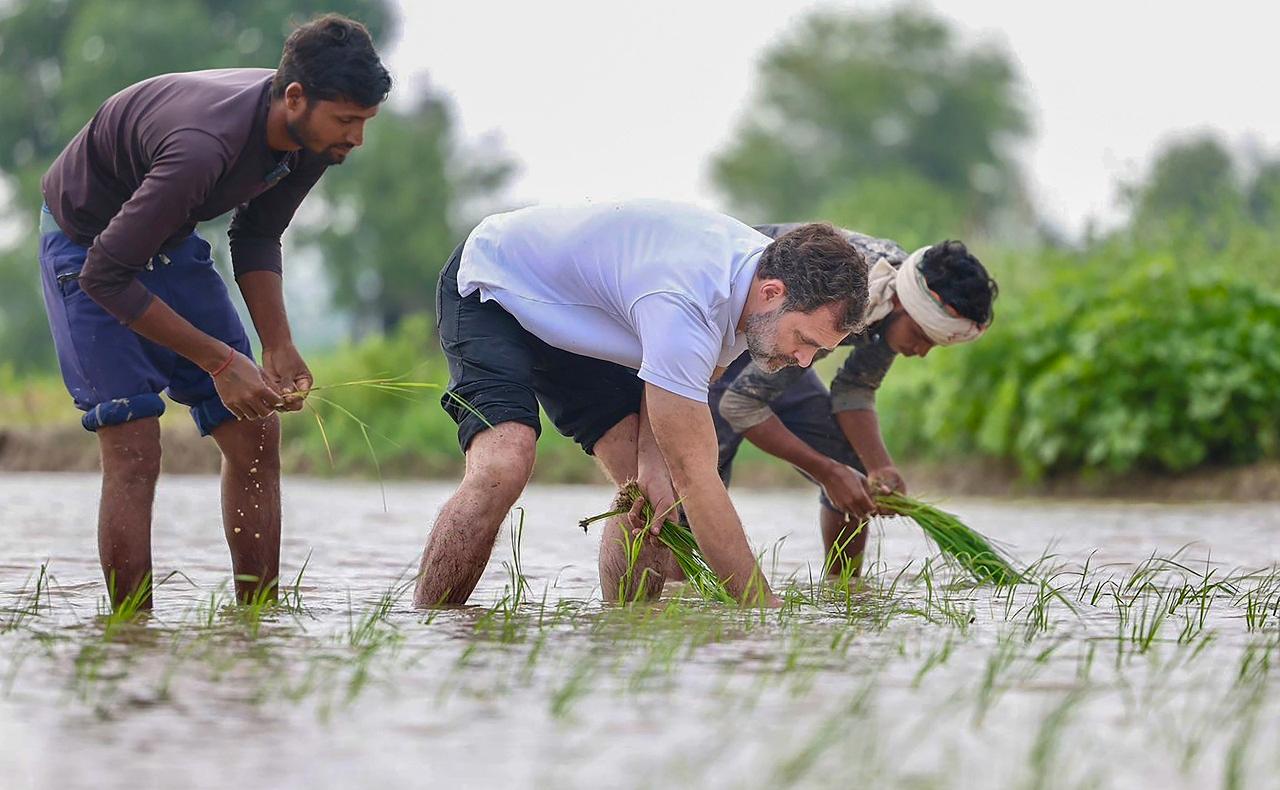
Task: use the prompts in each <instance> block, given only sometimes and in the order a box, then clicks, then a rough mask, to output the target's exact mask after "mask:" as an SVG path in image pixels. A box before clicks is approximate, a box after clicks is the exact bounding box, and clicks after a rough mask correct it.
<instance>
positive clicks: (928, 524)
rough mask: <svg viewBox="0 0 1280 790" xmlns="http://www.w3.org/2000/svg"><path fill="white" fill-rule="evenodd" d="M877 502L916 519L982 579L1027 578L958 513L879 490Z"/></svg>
mask: <svg viewBox="0 0 1280 790" xmlns="http://www.w3.org/2000/svg"><path fill="white" fill-rule="evenodd" d="M875 500H876V505H878V506H879V507H880V510H881V511H883V512H889V513H895V514H897V515H899V516H906V517H907V518H909V519H911V520H913V521H915V522H916V524H918V525H919V526H920V529H922V530H924V534H925V535H927V536H928V537H929V539H930V540H932V541H933V542H934V544H936V545H937V547H938V549H939V550H940V551H941V552H942V554H943V556H945V557H946V558H947V559H949V560H951V561H952V562H954V563H955V564H957V565H959V566H960V567H961V568H963V569H964V570H965V571H967V572H968V573H969V575H971V576H973V578H974V579H976V580H977V581H978V582H979V583H981V582H992V583H994V584H997V585H1005V584H1019V583H1021V582H1023V581H1025V580H1026V577H1025V574H1023V573H1022V572H1021V571H1019V570H1017V569H1016V568H1015V567H1014V566H1013V563H1012V561H1011V560H1010V559H1009V558H1008V557H1006V556H1005V554H1004V553H1003V552H1001V551H1000V550H999V549H997V548H996V547H995V546H993V545H992V544H991V541H989V540H987V538H985V537H983V535H982V534H981V533H979V532H978V531H976V530H974V529H972V528H970V527H968V526H966V525H965V523H964V522H962V521H961V520H960V519H959V518H957V517H956V516H955V515H953V514H951V513H948V512H946V511H945V510H939V509H938V508H936V507H934V506H933V505H930V504H929V503H927V502H921V501H920V500H918V499H913V498H911V497H909V496H905V495H903V494H898V493H890V494H877V495H876V498H875Z"/></svg>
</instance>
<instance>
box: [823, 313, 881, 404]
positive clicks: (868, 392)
mask: <svg viewBox="0 0 1280 790" xmlns="http://www.w3.org/2000/svg"><path fill="white" fill-rule="evenodd" d="M864 337H865V339H862V338H860V339H859V340H858V341H855V342H854V343H853V346H854V348H853V352H852V353H851V354H849V356H848V357H846V358H845V361H844V364H843V365H841V366H840V370H839V371H837V372H836V375H835V378H834V379H832V380H831V411H832V413H837V412H842V411H870V410H873V409H875V407H876V390H878V389H879V388H880V383H881V382H883V381H884V377H885V374H887V373H888V372H889V368H890V367H891V366H892V365H893V360H894V358H895V357H896V356H897V355H896V354H895V353H894V352H893V349H891V348H889V343H888V342H887V341H886V340H885V337H884V335H883V333H881V332H875V333H874V334H868V335H866V336H864Z"/></svg>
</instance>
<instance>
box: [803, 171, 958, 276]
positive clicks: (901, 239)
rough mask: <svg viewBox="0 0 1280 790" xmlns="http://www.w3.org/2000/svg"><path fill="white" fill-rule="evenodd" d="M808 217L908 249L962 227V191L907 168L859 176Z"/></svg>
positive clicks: (954, 231)
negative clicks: (924, 177)
mask: <svg viewBox="0 0 1280 790" xmlns="http://www.w3.org/2000/svg"><path fill="white" fill-rule="evenodd" d="M814 216H815V217H821V218H822V219H825V220H828V221H830V222H833V223H835V224H836V225H838V226H840V227H844V228H853V229H855V230H859V231H862V232H864V233H870V234H872V235H874V236H880V237H883V238H889V239H893V240H894V241H896V242H898V243H899V244H901V245H902V246H903V247H904V248H905V249H906V250H907V251H908V252H910V251H912V250H916V249H919V248H920V247H923V246H924V245H926V244H933V243H935V242H938V241H941V240H943V239H948V238H955V237H957V236H958V235H960V234H961V233H962V231H963V230H964V228H965V204H964V199H963V197H962V196H960V195H957V194H956V193H954V192H950V191H947V190H944V189H938V188H937V187H936V186H934V185H933V184H932V183H930V182H928V181H926V180H925V179H923V178H921V177H920V176H917V175H914V174H912V173H907V172H900V173H897V174H887V175H884V176H872V177H870V178H865V179H862V180H861V181H859V182H858V184H857V185H855V186H852V187H850V188H849V189H847V190H846V191H844V192H837V193H836V194H834V195H833V196H832V197H830V198H829V199H828V200H827V201H826V202H824V203H823V204H822V205H821V206H819V208H818V210H817V212H816V213H815V214H814ZM873 263H874V261H873Z"/></svg>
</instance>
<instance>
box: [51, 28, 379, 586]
mask: <svg viewBox="0 0 1280 790" xmlns="http://www.w3.org/2000/svg"><path fill="white" fill-rule="evenodd" d="M390 88H391V78H390V76H389V75H388V74H387V71H386V69H384V68H383V67H382V64H381V63H380V62H379V60H378V56H377V53H376V52H374V49H373V42H372V41H371V40H370V38H369V33H368V31H367V30H365V28H364V26H363V25H361V24H360V23H358V22H353V21H351V20H349V19H345V18H343V17H339V16H327V17H322V18H320V19H317V20H316V21H314V22H312V23H310V24H308V25H305V26H303V27H301V28H299V29H298V30H296V31H294V33H293V34H292V35H291V36H290V37H289V39H288V41H287V42H286V43H285V48H284V55H283V57H282V58H281V60H280V65H279V68H277V69H275V70H274V71H273V70H271V69H220V70H217V71H196V72H190V73H184V74H166V75H163V76H159V77H153V78H151V79H149V80H145V81H143V82H140V83H138V84H137V85H133V86H132V87H129V88H125V89H124V90H123V91H121V92H120V93H117V94H116V95H114V96H112V97H111V98H109V99H107V101H106V103H104V104H103V105H102V107H101V108H100V109H99V110H98V112H97V113H96V114H94V116H93V118H92V120H90V121H89V123H88V125H86V126H85V127H84V128H83V129H82V130H80V133H79V134H77V135H76V136H75V138H74V139H72V140H71V142H70V143H69V144H68V145H67V147H66V148H65V149H64V150H63V152H62V153H61V154H60V155H59V156H58V158H57V159H56V160H55V161H54V163H53V165H52V166H51V167H50V168H49V171H48V172H47V173H46V174H45V176H44V181H43V184H42V187H43V192H44V199H45V204H46V206H45V208H44V209H43V211H42V212H41V215H40V270H41V279H42V281H43V284H44V299H45V306H46V308H47V310H48V313H49V327H50V329H52V331H53V340H54V345H55V347H56V348H57V352H58V363H59V366H60V367H61V369H62V378H63V381H64V382H65V383H66V385H67V389H68V390H69V391H70V393H71V396H72V398H73V399H74V401H75V404H76V406H77V407H79V408H80V410H81V411H83V412H84V416H83V418H82V419H81V423H82V424H83V425H84V427H85V428H86V429H88V430H90V431H94V432H96V433H97V435H98V443H99V444H100V445H101V448H102V502H101V507H100V509H99V512H98V550H99V554H100V556H101V560H102V572H103V574H104V575H105V576H106V579H107V586H108V589H109V593H110V596H111V600H112V603H113V605H114V604H118V603H119V602H120V600H121V599H122V598H124V597H125V596H128V595H131V594H134V593H135V591H136V592H137V595H138V596H140V597H141V599H142V605H143V606H144V607H148V608H149V607H150V603H151V596H150V590H149V586H148V585H149V579H150V577H151V504H152V500H153V499H154V496H155V487H156V479H157V478H158V477H159V474H160V422H159V416H160V414H161V413H162V412H163V411H164V409H165V404H164V401H163V400H161V398H160V393H161V392H162V391H167V392H168V395H169V397H170V398H171V399H172V400H174V401H177V402H178V403H182V404H184V405H186V406H188V407H190V410H191V416H192V418H193V419H194V420H195V423H196V427H197V428H199V430H200V433H201V435H202V436H213V438H214V441H216V442H217V443H218V448H219V450H221V451H222V518H223V527H224V531H225V533H226V539H227V543H228V545H229V546H230V548H231V564H232V566H233V568H234V571H235V579H236V591H237V594H238V595H239V596H240V597H241V598H244V597H245V596H248V595H250V594H252V593H253V592H254V591H255V590H257V589H258V588H259V587H261V586H265V587H270V588H271V589H270V593H271V594H274V584H275V582H276V576H277V574H278V572H279V563H280V460H279V453H280V448H279V443H280V426H279V422H278V418H277V417H276V416H275V410H276V409H278V408H289V409H300V408H302V403H301V399H300V398H291V399H287V400H288V402H286V398H285V397H284V396H286V395H288V394H290V393H295V392H296V393H305V391H306V390H307V389H308V388H309V387H310V386H311V373H310V372H309V371H308V370H307V366H306V363H304V362H303V360H302V357H301V356H300V355H299V354H298V350H297V348H295V347H294V344H293V340H292V337H291V334H290V331H289V321H288V318H286V316H285V309H284V298H283V295H282V285H281V278H280V272H281V258H280V235H281V233H283V232H284V229H285V227H287V226H288V224H289V222H290V220H291V219H292V218H293V214H294V212H295V211H296V210H297V208H298V205H299V204H300V203H301V202H302V199H303V198H304V197H305V196H306V194H307V192H308V191H309V190H310V189H311V187H312V186H313V185H314V184H315V183H316V181H317V180H318V179H319V178H320V176H321V175H322V174H323V173H324V171H325V169H326V168H327V167H328V166H329V165H333V164H338V163H341V162H342V161H343V159H345V158H346V156H347V154H348V153H349V152H350V151H351V149H353V148H355V147H356V146H358V145H360V143H361V142H362V141H363V135H364V124H365V121H367V120H368V119H369V118H371V117H373V115H374V114H375V113H376V112H377V109H378V105H379V103H381V102H382V100H383V99H385V98H386V96H387V92H388V91H389V90H390ZM232 209H235V210H236V213H235V218H234V219H233V220H232V222H231V230H230V232H229V236H230V239H231V262H232V268H233V269H234V271H235V278H236V283H237V284H238V285H239V286H240V292H241V293H242V294H243V295H244V300H245V303H246V304H247V305H248V307H249V313H250V315H251V316H252V318H253V324H254V327H255V328H256V329H257V331H258V337H259V339H261V341H262V367H261V368H260V367H258V365H257V364H255V363H254V361H253V358H252V351H251V350H250V348H249V338H248V337H247V335H246V334H245V330H244V327H243V326H242V324H241V321H240V318H239V316H238V315H237V313H236V311H235V308H234V306H233V305H232V303H231V298H230V296H229V295H228V293H227V287H226V285H225V284H224V283H223V281H222V278H221V277H220V276H219V275H218V273H217V271H216V270H215V269H214V267H213V261H212V260H210V255H209V252H210V248H209V244H208V243H207V242H206V241H205V240H204V239H202V238H200V236H199V235H197V234H196V232H195V227H196V223H197V222H202V221H204V220H210V219H213V218H214V217H217V216H219V215H221V214H224V213H226V212H227V211H230V210H232Z"/></svg>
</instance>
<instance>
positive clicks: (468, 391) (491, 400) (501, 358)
mask: <svg viewBox="0 0 1280 790" xmlns="http://www.w3.org/2000/svg"><path fill="white" fill-rule="evenodd" d="M461 260H462V245H458V248H457V249H456V250H454V251H453V255H451V256H450V257H449V262H448V263H446V264H445V267H444V270H443V271H442V272H440V282H439V284H438V285H437V286H436V330H437V332H438V334H439V335H440V346H441V348H443V349H444V355H445V357H446V358H447V359H448V361H449V390H448V392H447V393H446V394H445V395H444V397H442V398H441V399H440V405H442V406H443V407H444V410H445V411H446V412H448V413H449V416H450V417H452V418H453V420H454V422H456V423H458V445H459V446H460V447H461V448H462V451H463V452H466V451H467V447H469V446H470V444H471V440H472V439H474V438H475V436H476V434H478V433H480V432H481V431H483V430H485V429H486V428H488V427H490V426H491V425H497V424H498V423H503V422H518V423H521V424H523V425H528V426H529V427H531V428H533V429H534V431H535V432H538V433H541V427H542V423H541V420H540V419H539V418H538V404H542V408H543V409H544V410H545V411H546V412H547V416H548V417H550V418H551V422H552V423H553V424H554V425H555V426H556V428H557V429H558V430H559V431H560V433H562V434H564V435H565V436H568V437H570V438H572V439H573V440H574V441H575V442H577V443H578V444H579V445H581V447H582V449H583V450H585V451H586V452H587V454H588V455H590V454H591V453H592V452H593V451H594V449H595V445H596V442H597V441H599V439H600V437H601V436H604V434H605V433H606V432H607V431H608V430H609V429H610V428H612V427H613V426H615V425H617V424H618V423H619V422H621V421H622V420H623V419H624V418H626V416H627V415H629V414H636V413H638V412H639V411H640V396H641V394H642V393H643V392H644V382H643V381H641V380H640V377H639V376H637V375H636V371H634V370H632V369H630V368H626V367H623V366H622V365H618V364H615V363H613V362H607V361H605V360H602V359H595V358H592V357H584V356H582V355H580V354H573V353H570V352H568V351H565V350H563V349H559V348H554V347H552V346H549V345H547V344H546V343H544V342H543V341H542V340H540V339H539V338H538V337H536V336H535V335H533V334H532V333H530V332H528V331H527V330H526V329H525V328H524V327H522V326H520V323H519V322H518V321H516V319H515V317H514V316H512V315H511V314H510V313H508V312H507V311H506V310H504V309H502V306H501V305H499V304H498V303H497V302H494V301H488V302H481V301H480V293H479V292H478V291H477V292H475V293H472V294H471V295H470V296H468V297H466V298H465V299H464V298H462V297H460V296H458V264H459V263H460V262H461ZM480 415H484V419H481V417H480ZM486 421H487V424H486Z"/></svg>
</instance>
